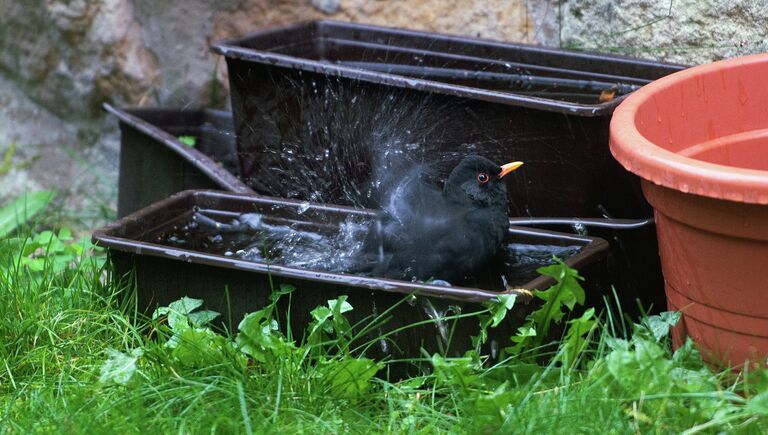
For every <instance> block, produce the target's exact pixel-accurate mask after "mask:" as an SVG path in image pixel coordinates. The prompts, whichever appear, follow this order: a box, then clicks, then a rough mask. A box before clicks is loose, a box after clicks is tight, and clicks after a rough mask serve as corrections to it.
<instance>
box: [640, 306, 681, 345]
mask: <svg viewBox="0 0 768 435" xmlns="http://www.w3.org/2000/svg"><path fill="white" fill-rule="evenodd" d="M678 321H680V312H678V311H665V312H663V313H660V314H659V315H658V316H650V317H646V318H645V319H643V326H645V327H646V328H648V330H649V331H650V332H651V334H652V335H653V338H655V339H656V341H661V339H663V338H665V337H667V336H668V335H669V331H670V329H672V327H673V326H675V325H676V324H677V322H678Z"/></svg>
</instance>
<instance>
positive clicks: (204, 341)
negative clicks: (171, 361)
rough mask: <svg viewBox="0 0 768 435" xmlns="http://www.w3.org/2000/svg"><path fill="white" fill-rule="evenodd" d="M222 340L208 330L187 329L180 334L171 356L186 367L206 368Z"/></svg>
mask: <svg viewBox="0 0 768 435" xmlns="http://www.w3.org/2000/svg"><path fill="white" fill-rule="evenodd" d="M220 338H222V337H221V336H220V335H216V333H214V332H213V331H211V330H210V329H208V328H187V329H185V330H184V331H182V332H181V333H179V334H178V338H177V340H176V345H175V346H174V347H173V350H172V351H171V355H173V356H174V357H175V358H176V359H177V360H178V361H179V362H180V363H182V364H184V365H186V366H191V367H204V366H206V365H208V363H210V360H211V353H212V352H213V351H215V350H216V348H217V345H216V342H217V339H220Z"/></svg>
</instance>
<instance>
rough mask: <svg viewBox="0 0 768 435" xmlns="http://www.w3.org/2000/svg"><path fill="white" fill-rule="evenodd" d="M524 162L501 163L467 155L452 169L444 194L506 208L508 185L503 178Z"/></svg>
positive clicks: (468, 201)
mask: <svg viewBox="0 0 768 435" xmlns="http://www.w3.org/2000/svg"><path fill="white" fill-rule="evenodd" d="M522 164H523V162H512V163H507V164H505V165H501V166H500V165H498V164H496V163H494V162H492V161H490V160H488V159H486V158H485V157H481V156H467V157H465V158H464V159H463V160H462V161H461V162H460V163H459V164H458V165H457V166H456V167H455V168H454V169H453V171H451V175H449V176H448V180H446V182H445V186H444V187H443V194H444V195H446V197H447V198H448V199H449V200H451V201H454V202H458V203H472V204H476V205H479V206H482V207H490V206H498V207H505V206H506V204H507V187H506V185H505V184H504V180H503V178H504V176H506V175H507V174H509V173H510V172H512V171H514V170H515V169H517V168H519V167H520V166H522Z"/></svg>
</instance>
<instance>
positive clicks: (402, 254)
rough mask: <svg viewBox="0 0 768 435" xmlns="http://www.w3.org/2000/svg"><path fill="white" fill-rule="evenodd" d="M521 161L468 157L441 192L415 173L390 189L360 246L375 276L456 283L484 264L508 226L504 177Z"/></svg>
mask: <svg viewBox="0 0 768 435" xmlns="http://www.w3.org/2000/svg"><path fill="white" fill-rule="evenodd" d="M522 164H523V163H522V162H512V163H507V164H505V165H501V166H500V165H498V164H496V163H494V162H492V161H490V160H488V159H487V158H485V157H480V156H467V157H465V158H464V159H463V160H462V161H461V163H459V164H458V166H456V167H455V168H454V169H453V171H452V172H451V174H450V176H449V177H448V179H447V180H446V182H445V185H444V187H443V190H442V191H440V190H438V189H436V188H434V187H432V186H428V185H426V184H425V183H424V182H422V181H421V177H420V174H418V173H414V174H411V176H409V177H406V178H405V179H404V180H403V181H402V182H400V183H399V184H398V185H397V186H396V187H395V188H394V189H393V190H392V191H391V193H390V195H389V200H388V201H387V203H386V204H384V209H385V211H384V212H382V213H381V214H380V215H379V216H378V219H377V221H376V222H375V223H374V224H373V226H372V228H371V229H370V230H369V232H368V235H367V237H366V240H365V242H364V244H363V248H362V254H363V261H364V262H365V263H366V264H367V267H365V268H366V269H368V270H369V271H370V272H371V274H372V275H373V276H383V277H387V278H396V279H406V280H414V279H415V280H429V279H434V280H445V281H448V282H449V283H450V282H458V281H461V280H464V279H465V278H467V277H468V276H470V275H471V274H472V273H473V272H474V271H476V270H477V269H478V268H480V267H481V266H483V265H484V264H486V263H487V262H488V261H489V260H490V259H491V258H492V257H493V256H494V255H495V254H496V252H497V251H498V249H499V247H500V246H501V244H502V241H503V240H504V236H505V234H506V232H507V230H508V225H509V216H508V212H507V188H506V186H505V184H504V181H503V178H504V176H505V175H507V174H509V173H510V172H512V171H514V170H515V169H517V168H519V167H520V166H521V165H522Z"/></svg>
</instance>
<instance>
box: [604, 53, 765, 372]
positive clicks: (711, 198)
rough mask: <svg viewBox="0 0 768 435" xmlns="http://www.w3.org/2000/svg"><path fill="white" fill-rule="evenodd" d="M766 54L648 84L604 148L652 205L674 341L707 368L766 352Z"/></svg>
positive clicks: (620, 114)
mask: <svg viewBox="0 0 768 435" xmlns="http://www.w3.org/2000/svg"><path fill="white" fill-rule="evenodd" d="M766 79H768V54H762V55H754V56H747V57H742V58H737V59H731V60H726V61H722V62H716V63H712V64H707V65H702V66H698V67H694V68H690V69H687V70H684V71H681V72H677V73H674V74H672V75H670V76H667V77H665V78H662V79H659V80H657V81H655V82H653V83H651V84H649V85H646V86H645V87H643V88H642V89H640V90H639V91H637V92H635V93H634V94H632V95H631V96H630V97H629V98H627V99H626V100H625V101H624V102H623V103H622V104H621V105H620V106H619V107H618V108H617V109H616V112H615V113H614V115H613V119H612V121H611V134H610V146H611V152H612V153H613V156H614V157H615V158H616V159H617V160H618V161H619V162H620V163H621V164H622V165H624V167H625V168H626V169H627V170H629V171H631V172H633V173H635V174H637V175H639V176H640V177H641V178H642V179H643V193H644V194H645V197H646V198H647V199H648V202H649V203H650V204H651V205H652V206H653V207H654V211H655V216H656V225H657V228H656V232H657V236H658V240H659V255H660V256H661V263H662V273H663V275H664V286H665V291H666V295H667V303H668V305H669V308H670V309H673V310H679V311H681V312H682V313H683V317H682V321H681V322H680V324H679V325H678V326H677V329H676V331H675V335H674V340H675V345H676V346H677V345H679V344H680V342H681V340H683V339H684V337H685V336H686V335H687V336H690V337H691V338H693V339H694V341H695V342H696V343H697V344H698V346H699V349H700V350H701V351H702V355H703V356H704V358H705V359H706V360H707V361H709V362H711V363H714V364H723V365H732V366H735V365H739V364H742V363H744V362H745V361H746V360H750V361H756V360H762V359H763V358H765V357H766V356H768V81H767V80H766Z"/></svg>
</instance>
